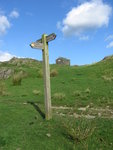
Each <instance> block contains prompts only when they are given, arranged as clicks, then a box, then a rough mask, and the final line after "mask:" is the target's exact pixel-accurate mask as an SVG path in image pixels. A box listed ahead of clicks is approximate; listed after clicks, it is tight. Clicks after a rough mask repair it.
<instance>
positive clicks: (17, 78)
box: [12, 73, 22, 86]
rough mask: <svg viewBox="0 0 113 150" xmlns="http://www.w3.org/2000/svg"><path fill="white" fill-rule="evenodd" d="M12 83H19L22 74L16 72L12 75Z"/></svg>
mask: <svg viewBox="0 0 113 150" xmlns="http://www.w3.org/2000/svg"><path fill="white" fill-rule="evenodd" d="M12 82H13V85H14V86H16V85H21V82H22V74H21V73H17V74H14V75H13V79H12Z"/></svg>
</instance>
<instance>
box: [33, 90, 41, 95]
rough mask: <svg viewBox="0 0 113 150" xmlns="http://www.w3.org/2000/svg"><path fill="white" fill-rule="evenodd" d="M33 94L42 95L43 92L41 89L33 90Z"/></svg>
mask: <svg viewBox="0 0 113 150" xmlns="http://www.w3.org/2000/svg"><path fill="white" fill-rule="evenodd" d="M33 94H34V95H40V94H41V91H39V90H33Z"/></svg>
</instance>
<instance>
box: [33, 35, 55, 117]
mask: <svg viewBox="0 0 113 150" xmlns="http://www.w3.org/2000/svg"><path fill="white" fill-rule="evenodd" d="M55 38H56V35H55V34H54V33H53V34H50V35H49V36H47V35H46V34H43V35H42V39H39V40H37V41H36V42H33V43H31V44H30V46H31V47H32V48H36V49H42V54H43V74H44V75H43V76H44V94H45V118H46V120H49V119H51V118H52V111H51V88H50V69H49V52H48V42H49V41H52V40H54V39H55Z"/></svg>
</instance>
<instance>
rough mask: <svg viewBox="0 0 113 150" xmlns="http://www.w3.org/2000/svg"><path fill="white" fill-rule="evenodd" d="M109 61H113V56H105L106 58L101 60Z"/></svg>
mask: <svg viewBox="0 0 113 150" xmlns="http://www.w3.org/2000/svg"><path fill="white" fill-rule="evenodd" d="M110 59H113V55H111V56H106V57H104V58H103V60H110Z"/></svg>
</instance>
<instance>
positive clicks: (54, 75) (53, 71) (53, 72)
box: [50, 69, 58, 77]
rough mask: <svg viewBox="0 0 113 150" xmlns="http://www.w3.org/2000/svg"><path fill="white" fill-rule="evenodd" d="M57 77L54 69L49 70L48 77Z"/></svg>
mask: <svg viewBox="0 0 113 150" xmlns="http://www.w3.org/2000/svg"><path fill="white" fill-rule="evenodd" d="M57 75H58V71H57V70H56V69H53V70H51V72H50V77H56V76H57Z"/></svg>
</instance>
